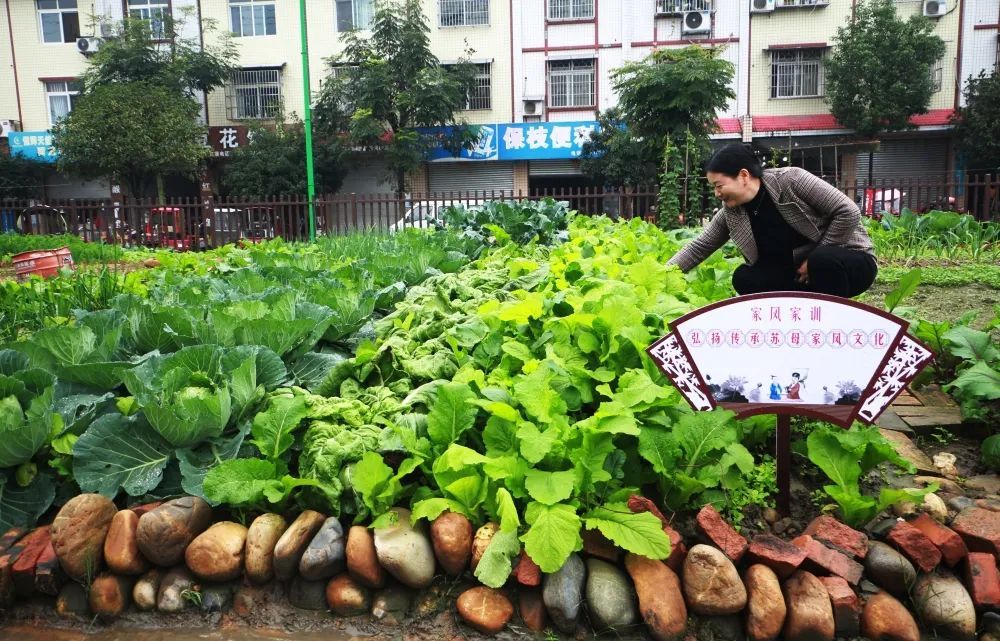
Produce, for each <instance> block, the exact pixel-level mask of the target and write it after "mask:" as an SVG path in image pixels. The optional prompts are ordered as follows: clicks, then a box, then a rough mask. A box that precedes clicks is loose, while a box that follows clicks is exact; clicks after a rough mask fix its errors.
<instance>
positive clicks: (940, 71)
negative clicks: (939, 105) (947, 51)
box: [930, 60, 944, 93]
mask: <svg viewBox="0 0 1000 641" xmlns="http://www.w3.org/2000/svg"><path fill="white" fill-rule="evenodd" d="M930 74H931V91H933V92H934V93H937V92H938V91H941V85H942V83H943V82H944V61H943V60H938V61H937V62H934V63H932V64H931V68H930Z"/></svg>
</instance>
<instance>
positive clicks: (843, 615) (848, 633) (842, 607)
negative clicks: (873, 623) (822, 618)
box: [819, 576, 861, 638]
mask: <svg viewBox="0 0 1000 641" xmlns="http://www.w3.org/2000/svg"><path fill="white" fill-rule="evenodd" d="M819 580H820V582H821V583H822V584H823V585H824V586H825V587H826V591H827V592H828V593H829V594H830V604H831V605H832V606H833V621H834V626H835V627H836V629H837V636H838V637H848V638H850V637H856V636H858V635H859V634H861V601H860V600H858V595H857V594H855V593H854V589H853V588H851V586H850V585H848V583H847V581H845V580H844V579H842V578H840V577H839V576H821V577H819Z"/></svg>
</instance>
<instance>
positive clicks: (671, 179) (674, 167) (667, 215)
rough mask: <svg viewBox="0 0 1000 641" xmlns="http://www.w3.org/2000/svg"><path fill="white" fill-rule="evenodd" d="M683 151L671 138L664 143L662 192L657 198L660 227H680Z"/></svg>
mask: <svg viewBox="0 0 1000 641" xmlns="http://www.w3.org/2000/svg"><path fill="white" fill-rule="evenodd" d="M681 170H682V167H681V151H680V149H678V148H677V145H675V144H674V143H673V141H672V140H671V139H670V138H667V141H666V143H664V145H663V172H662V173H661V174H660V193H659V196H658V197H657V199H656V215H657V218H656V222H657V224H658V225H659V227H660V229H676V228H677V227H680V214H681V197H680V187H681V185H680V173H681Z"/></svg>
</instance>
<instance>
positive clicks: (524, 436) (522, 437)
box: [517, 423, 560, 465]
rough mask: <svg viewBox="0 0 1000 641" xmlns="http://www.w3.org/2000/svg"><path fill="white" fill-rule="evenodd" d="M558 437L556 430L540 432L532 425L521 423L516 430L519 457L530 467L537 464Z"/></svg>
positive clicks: (549, 429)
mask: <svg viewBox="0 0 1000 641" xmlns="http://www.w3.org/2000/svg"><path fill="white" fill-rule="evenodd" d="M559 436H560V432H559V429H558V428H555V427H550V428H548V429H546V430H545V431H544V432H540V431H538V428H537V427H535V425H534V424H533V423H522V424H521V425H520V426H519V427H518V429H517V439H518V440H519V441H520V442H521V447H520V452H521V456H523V457H524V459H525V460H526V461H528V462H529V463H531V464H532V465H534V464H536V463H538V462H539V461H541V460H542V459H543V458H545V456H546V455H547V454H548V453H549V451H551V450H552V446H553V445H555V443H556V441H558V440H559Z"/></svg>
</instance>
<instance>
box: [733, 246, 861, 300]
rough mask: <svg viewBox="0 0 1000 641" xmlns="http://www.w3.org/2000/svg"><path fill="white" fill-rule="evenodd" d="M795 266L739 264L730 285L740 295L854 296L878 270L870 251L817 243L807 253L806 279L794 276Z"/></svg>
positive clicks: (759, 263) (758, 263)
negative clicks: (801, 294)
mask: <svg viewBox="0 0 1000 641" xmlns="http://www.w3.org/2000/svg"><path fill="white" fill-rule="evenodd" d="M797 267H798V266H797V265H779V264H774V263H770V264H768V263H764V262H762V261H758V262H757V264H755V265H740V266H739V267H737V268H736V271H735V272H733V288H734V289H735V290H736V292H737V293H738V294H741V295H742V294H760V293H763V292H777V291H797V292H814V293H818V294H831V295H833V296H841V297H843V298H853V297H854V296H857V295H858V294H861V293H864V292H865V291H866V290H867V289H868V288H869V287H871V286H872V283H874V282H875V276H876V275H877V274H878V266H877V264H876V263H875V259H874V258H873V257H872V256H871V255H870V254H866V253H865V252H862V251H857V250H854V249H844V248H843V247H835V246H832V245H823V246H821V247H817V248H816V249H814V250H813V252H812V253H811V254H809V259H808V267H807V269H808V271H809V282H808V283H800V282H798V281H797V280H796V279H797V278H798V274H797V272H796V269H797Z"/></svg>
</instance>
